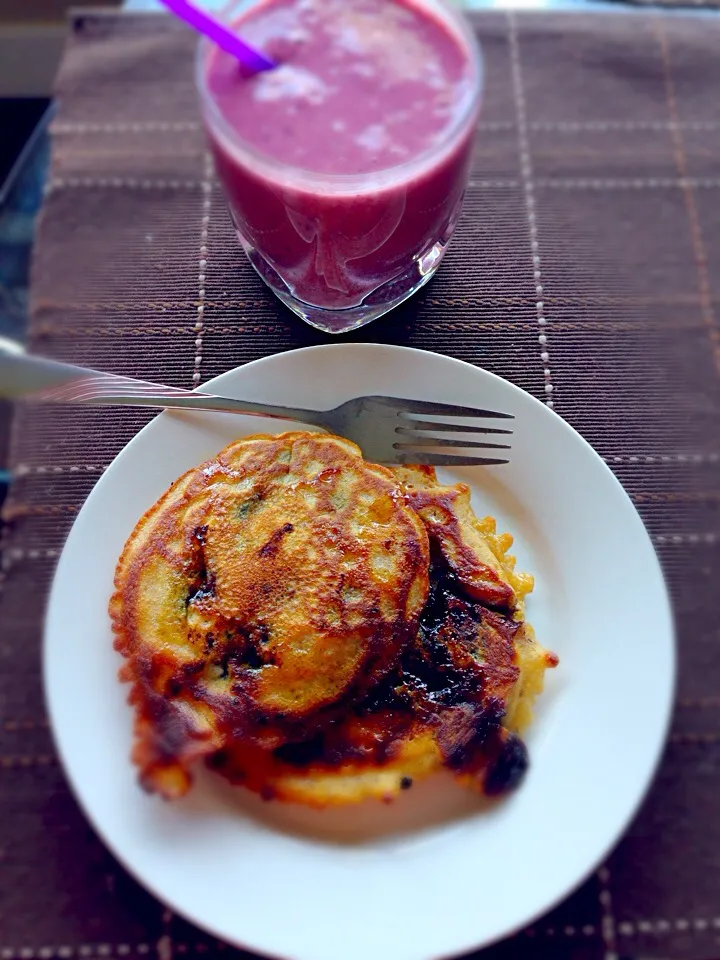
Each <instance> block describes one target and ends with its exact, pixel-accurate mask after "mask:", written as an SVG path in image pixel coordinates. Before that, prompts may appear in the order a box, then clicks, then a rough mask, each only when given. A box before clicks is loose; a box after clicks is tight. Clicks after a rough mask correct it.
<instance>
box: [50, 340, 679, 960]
mask: <svg viewBox="0 0 720 960" xmlns="http://www.w3.org/2000/svg"><path fill="white" fill-rule="evenodd" d="M376 350H379V351H381V352H385V351H389V352H393V353H396V354H404V355H406V356H407V355H410V356H413V355H417V354H420V355H430V356H431V357H434V358H437V359H439V360H441V361H442V362H447V361H450V362H451V363H453V364H461V365H462V366H463V367H467V368H469V370H471V371H472V372H473V373H474V374H478V375H479V376H480V377H481V378H482V377H488V378H490V379H491V380H493V381H497V382H499V383H500V384H502V385H503V389H505V388H509V389H510V390H511V391H512V392H514V393H516V394H521V395H522V397H523V402H528V401H530V402H531V403H532V404H533V405H535V406H536V408H537V407H540V408H542V409H543V410H544V411H545V413H544V414H543V416H545V415H550V416H551V417H552V418H553V419H554V420H555V421H556V422H557V423H558V424H559V426H560V427H561V428H564V430H565V431H566V432H568V433H569V434H571V435H572V437H573V440H574V442H576V443H577V442H578V441H579V442H580V445H581V446H582V447H583V448H584V449H585V452H586V453H589V454H590V455H591V458H592V459H593V460H594V462H595V466H596V467H599V468H601V470H602V472H603V473H604V474H605V477H606V480H607V479H609V480H610V481H611V483H612V486H614V488H615V492H616V494H618V493H619V494H620V495H621V497H622V498H623V499H624V501H625V502H626V506H629V507H630V508H631V510H632V512H633V514H634V517H635V520H636V526H637V530H638V533H639V534H641V535H642V537H643V538H644V540H645V541H646V544H645V545H646V546H647V547H649V550H650V554H649V555H650V557H651V559H652V565H653V578H654V579H656V580H657V585H658V587H659V588H660V591H659V592H660V595H661V596H662V611H661V616H662V619H663V621H664V623H665V633H666V636H665V638H664V639H666V640H667V654H668V667H669V670H668V675H667V677H666V686H667V690H668V695H667V698H666V702H665V705H664V716H663V722H662V725H661V726H659V727H658V731H657V736H656V737H655V742H654V744H653V749H652V751H650V750H649V749H648V751H647V755H648V757H649V760H650V762H649V763H648V772H647V775H646V776H645V778H644V781H643V783H642V786H641V787H640V788H638V789H637V790H636V792H635V793H636V795H635V799H634V802H633V803H632V804H630V805H629V806H628V809H627V810H626V812H625V814H624V815H623V817H622V819H621V822H618V823H617V824H616V826H615V828H614V830H613V831H612V832H611V835H609V836H608V837H606V839H605V840H604V842H603V844H602V845H601V846H602V849H601V852H600V854H599V855H598V856H596V857H595V858H594V860H593V861H592V862H591V863H590V864H589V865H588V866H587V867H586V869H585V870H584V871H583V872H580V873H579V874H578V876H577V877H576V879H575V880H574V881H573V882H572V883H571V884H568V885H566V886H565V887H564V889H563V890H561V891H559V892H556V893H554V894H553V895H551V896H544V897H541V896H538V897H537V898H536V899H537V906H536V908H535V909H533V910H532V911H527V912H526V913H525V915H524V917H523V918H522V919H519V920H518V921H517V922H516V923H515V924H513V925H511V926H507V927H506V928H505V929H504V930H503V931H500V932H497V933H494V934H492V935H491V936H488V937H485V938H484V939H481V940H479V941H478V940H474V941H472V942H466V943H465V944H464V945H461V946H453V947H452V949H450V950H449V951H448V952H442V953H435V954H433V960H450V958H454V957H458V956H460V955H462V954H463V953H464V952H466V951H473V950H478V949H485V948H487V947H490V946H492V945H493V944H495V943H498V942H500V941H502V940H505V939H506V938H508V937H512V936H514V935H516V934H517V933H518V932H520V931H522V930H523V929H524V928H526V927H527V926H528V925H530V924H532V923H534V922H535V920H537V919H538V918H540V917H542V916H544V915H545V914H546V913H548V912H549V911H551V910H553V909H554V908H555V907H556V906H558V905H559V904H561V903H562V902H564V901H565V900H566V899H567V898H568V897H569V896H571V895H572V894H573V893H574V892H575V891H576V890H577V889H578V888H579V887H580V886H582V884H583V883H585V882H586V880H588V879H589V877H590V876H592V874H593V873H595V872H596V871H597V870H598V868H599V867H601V866H602V864H603V863H604V862H605V860H606V859H607V857H608V855H609V854H610V853H611V851H612V850H613V849H614V848H615V846H616V845H617V844H618V843H619V841H620V840H621V839H622V837H623V836H624V834H625V833H626V831H627V829H628V827H629V825H630V824H631V822H632V820H633V819H634V818H635V816H636V815H637V813H638V811H639V809H640V807H641V805H642V803H643V802H644V800H645V798H646V797H647V795H648V792H649V790H650V788H651V786H652V784H653V783H654V781H655V779H656V776H657V773H658V769H659V766H660V762H661V759H662V755H663V751H664V749H665V746H666V743H667V737H668V733H669V729H670V724H671V721H672V713H673V706H674V703H675V698H676V688H677V679H678V648H677V637H676V629H675V623H674V617H673V608H672V604H671V599H670V595H669V591H668V586H667V581H666V578H665V575H664V573H663V570H662V566H661V564H660V560H659V557H658V555H657V551H656V550H655V547H654V545H653V543H652V540H651V538H650V534H649V532H648V530H647V528H646V527H645V524H644V522H643V520H642V518H641V516H640V514H639V512H638V510H637V508H636V507H635V505H634V503H633V502H632V500H631V499H630V497H629V495H628V493H627V491H626V490H625V488H624V487H623V485H622V483H621V482H620V481H619V479H618V478H617V477H616V475H615V474H614V472H613V471H612V470H611V468H610V466H609V465H608V463H607V462H606V461H605V460H604V459H603V458H602V457H601V456H600V454H599V453H598V452H597V451H596V450H595V448H594V447H593V446H592V445H591V444H590V442H589V441H587V440H586V439H585V438H584V437H583V436H582V434H580V433H579V432H578V431H577V430H576V429H575V428H574V427H573V426H572V425H571V424H570V423H569V422H568V421H567V420H565V419H564V418H563V417H561V416H560V415H559V414H558V413H557V412H556V411H555V410H554V409H553V408H551V407H548V405H547V404H546V403H544V402H543V401H542V400H540V399H538V398H537V397H536V396H534V395H533V394H531V393H529V392H528V391H527V390H524V389H523V388H522V387H520V386H518V385H517V384H516V383H513V381H511V380H508V379H506V378H504V377H502V376H500V375H498V374H496V373H493V372H492V371H490V370H487V369H485V368H484V367H482V366H479V365H475V364H472V363H469V362H468V361H466V360H461V359H459V358H456V357H453V356H448V355H447V354H442V353H438V352H437V351H431V350H422V349H419V348H415V347H411V346H406V345H401V344H385V343H375V342H368V343H347V342H334V343H321V344H314V345H312V346H308V347H298V348H295V349H293V350H287V351H279V352H275V353H272V354H268V355H267V356H263V357H258V358H256V359H255V360H251V361H248V362H247V363H244V364H239V365H237V366H235V367H232V368H230V369H228V370H226V371H224V372H223V373H221V374H219V375H217V376H216V377H213V378H211V379H210V380H207V381H205V382H204V383H202V384H200V385H198V386H197V387H196V388H195V389H196V390H198V391H200V392H203V391H205V392H207V390H208V388H212V389H216V388H217V387H218V386H222V382H223V380H224V379H226V378H229V377H230V376H232V375H233V374H237V373H238V372H239V371H241V370H245V369H246V368H251V367H258V366H261V365H263V364H265V363H267V362H268V361H272V360H274V359H276V358H279V357H283V358H284V357H287V358H289V359H290V361H291V362H292V359H293V357H295V356H297V355H300V354H303V355H304V354H308V353H316V352H324V353H338V352H350V353H363V352H366V351H367V352H370V353H371V352H373V351H376ZM228 395H230V396H232V388H231V389H230V391H229V393H228ZM348 399H351V398H350V397H348ZM175 416H176V414H174V413H173V412H172V411H161V412H160V413H159V414H158V415H157V416H156V417H153V419H152V420H150V421H149V422H148V423H146V424H145V425H144V426H143V427H141V428H140V430H138V431H137V433H135V434H134V435H133V436H132V437H131V439H130V440H129V441H128V442H127V443H126V444H125V445H124V446H123V447H122V448H121V449H120V450H119V451H118V453H117V454H116V455H115V457H113V459H112V461H111V462H110V463H109V464H108V467H107V468H106V470H105V472H104V473H103V475H102V476H101V477H100V478H99V479H98V481H97V482H96V483H95V484H94V485H93V487H92V489H91V490H90V492H89V494H88V495H87V497H86V499H85V501H84V502H83V504H82V507H81V508H80V510H79V511H78V514H77V516H76V518H75V520H74V521H73V524H72V526H71V527H70V530H69V531H68V533H67V536H66V538H65V541H64V543H63V547H62V550H61V552H60V557H59V559H58V562H57V564H56V567H55V570H54V572H53V577H52V582H51V587H50V591H49V593H48V597H47V601H46V609H45V614H44V618H43V633H42V643H41V680H42V690H43V698H44V702H45V705H46V708H47V713H48V719H49V722H50V734H51V737H52V741H53V745H54V747H55V750H56V752H57V754H58V757H59V759H60V766H61V769H62V773H63V777H64V779H65V782H66V784H67V786H68V787H69V789H70V791H71V794H72V796H73V798H74V799H75V801H76V802H77V804H78V806H79V808H80V810H81V811H82V814H83V816H84V817H85V818H86V819H87V821H88V822H89V824H90V826H91V827H92V829H93V831H94V832H95V833H96V834H97V836H98V838H99V839H100V840H101V842H102V843H103V844H104V845H105V846H106V847H107V849H108V850H109V851H110V852H111V854H112V855H113V856H114V857H115V858H116V859H117V860H118V862H119V863H120V865H121V866H122V867H123V869H124V870H126V871H127V872H128V874H129V875H130V876H131V877H133V879H134V880H135V881H136V882H137V883H138V884H139V885H140V886H141V887H143V889H145V890H146V891H148V892H149V893H150V894H151V895H152V896H153V897H155V898H156V899H157V900H158V901H159V903H160V904H163V905H165V906H167V907H169V908H170V909H171V910H172V911H173V912H174V913H175V914H177V915H178V916H179V917H182V918H184V919H185V920H186V921H188V922H189V923H191V924H193V925H194V926H197V927H198V928H199V929H200V930H201V931H203V932H204V933H206V934H207V935H209V936H214V937H217V938H219V939H222V940H227V942H228V943H229V944H230V945H231V946H235V947H237V948H240V949H245V950H249V951H251V952H253V953H257V954H258V955H260V956H262V957H267V958H269V960H272V958H276V960H278V958H281V957H282V956H286V955H284V954H280V953H275V952H272V951H270V952H269V951H268V950H267V948H263V947H260V946H258V945H256V944H252V943H248V942H245V941H243V940H241V939H240V937H237V936H234V935H229V934H228V933H227V932H221V933H219V932H217V930H216V929H213V928H212V927H211V926H208V925H206V924H205V923H204V922H203V921H202V920H199V919H198V918H197V916H195V915H193V914H192V913H191V912H189V911H186V910H185V909H184V908H183V907H181V906H178V905H177V904H176V903H174V902H173V900H172V898H169V897H168V896H166V894H165V893H164V892H163V891H162V890H160V889H158V888H157V887H156V886H155V885H154V884H153V883H152V882H150V881H149V880H148V879H146V878H145V877H144V876H143V875H142V870H141V869H140V868H138V869H136V868H135V866H134V865H133V864H131V863H130V862H129V861H128V860H127V859H126V857H125V855H124V853H123V850H122V848H121V846H120V845H119V844H116V843H115V842H114V841H113V840H112V839H110V837H109V836H108V835H107V833H106V831H105V830H104V829H103V828H102V827H101V826H100V824H99V822H98V820H97V819H96V816H95V815H94V812H93V811H92V810H91V809H90V806H89V805H88V804H86V803H85V801H84V799H83V795H82V791H81V787H80V785H79V784H78V783H76V782H75V779H74V777H73V776H72V774H71V772H70V770H71V764H70V763H69V761H68V758H67V757H66V754H65V750H64V748H63V745H62V744H61V734H60V732H59V730H58V724H57V722H56V719H55V716H54V710H53V706H52V703H53V697H52V694H51V692H50V690H51V679H50V676H49V666H48V662H49V657H48V648H49V644H50V639H49V637H50V633H51V629H50V628H51V619H52V614H53V609H54V607H55V606H56V604H57V599H56V593H57V592H58V591H59V587H58V581H59V572H60V571H61V568H62V567H63V559H64V558H65V556H66V547H67V544H68V543H69V542H70V539H71V537H72V536H73V533H74V531H75V529H76V526H77V525H78V523H79V521H80V519H81V517H82V515H83V513H85V511H86V509H87V505H88V503H90V502H91V500H93V499H94V498H95V496H96V495H99V494H96V491H97V490H98V488H101V493H102V488H103V487H104V486H105V483H106V482H107V483H110V482H111V480H112V475H111V468H112V467H113V466H114V465H115V463H116V462H117V461H118V460H119V459H120V458H121V457H123V456H124V455H125V453H126V452H127V451H128V450H129V449H130V448H131V447H132V446H133V445H134V444H135V442H136V441H137V440H138V438H139V437H140V436H141V435H142V434H144V433H145V431H147V430H149V429H150V428H151V427H153V426H154V425H155V424H156V423H157V422H162V421H163V420H164V419H165V418H167V417H170V418H173V417H175ZM418 956H419V954H418ZM288 960H291V958H290V957H288ZM428 960H429V957H428Z"/></svg>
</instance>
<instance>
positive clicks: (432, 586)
mask: <svg viewBox="0 0 720 960" xmlns="http://www.w3.org/2000/svg"><path fill="white" fill-rule="evenodd" d="M511 543H512V539H511V538H510V537H509V536H508V535H497V534H496V533H495V524H494V521H493V520H492V519H491V518H487V519H485V520H482V521H480V520H478V519H477V518H476V517H475V515H474V514H473V511H472V508H471V506H470V494H469V490H468V488H467V487H465V486H464V485H462V484H458V485H456V486H453V487H443V486H440V485H438V483H437V480H436V477H435V473H434V471H433V470H431V469H429V468H425V467H414V468H407V467H402V468H401V467H398V468H395V469H392V470H391V469H388V468H385V467H381V466H378V465H377V464H372V463H367V462H366V461H365V460H363V458H362V454H361V452H360V450H359V449H358V448H357V447H356V446H355V445H354V444H352V443H350V442H348V441H346V440H343V439H340V438H339V437H333V436H329V435H326V434H310V433H300V432H297V433H285V434H281V435H279V436H257V437H250V438H248V439H245V440H241V441H239V442H237V443H234V444H231V445H230V446H228V447H226V448H225V450H223V451H222V452H221V453H220V454H218V456H217V457H215V458H213V459H212V460H210V461H208V462H207V463H204V464H202V465H201V466H199V467H197V468H196V469H194V470H191V471H189V472H188V473H186V474H185V475H184V476H183V477H181V478H180V479H179V480H178V481H177V482H176V483H175V484H174V485H173V486H172V487H171V488H170V489H169V490H168V491H167V493H165V494H164V495H163V497H161V499H160V500H159V501H158V502H157V503H156V504H155V506H153V507H152V508H151V509H150V510H149V511H148V512H147V513H146V514H145V516H144V517H142V519H141V520H140V522H139V523H138V525H137V526H136V528H135V530H134V531H133V533H132V535H131V537H130V539H129V540H128V542H127V544H126V546H125V549H124V551H123V554H122V556H121V558H120V561H119V563H118V568H117V573H116V578H115V587H116V591H115V594H114V595H113V598H112V600H111V604H110V613H111V617H112V621H113V628H114V631H115V637H116V641H115V642H116V647H117V649H118V650H119V651H120V652H121V653H122V654H123V656H124V657H125V658H126V660H125V665H124V667H123V669H122V671H121V678H122V679H123V680H126V681H128V682H130V683H131V684H132V690H131V694H130V702H131V703H132V705H133V706H134V708H135V716H136V720H135V747H134V751H133V760H134V762H135V763H136V764H137V766H138V767H139V770H140V778H141V782H142V784H143V785H144V786H145V787H146V788H147V789H149V790H151V791H154V792H158V793H160V794H161V795H163V796H165V797H167V798H174V797H178V796H181V795H183V794H184V793H185V792H186V791H187V789H188V788H189V786H190V783H191V773H190V768H191V766H192V765H193V763H194V762H195V761H197V760H198V759H200V758H205V759H206V760H207V761H208V763H209V764H210V765H211V766H213V767H214V768H215V769H217V770H219V771H220V772H222V773H223V774H224V775H225V776H227V777H228V778H229V779H230V780H232V781H233V782H237V783H243V784H245V785H246V786H247V787H248V788H250V789H252V790H255V791H257V792H259V793H261V794H262V795H263V796H264V797H266V798H273V797H277V798H280V799H285V800H293V801H297V802H303V803H307V804H311V805H314V806H323V805H326V804H340V803H351V802H356V801H359V800H362V799H364V798H366V797H380V798H383V799H389V798H391V797H393V796H395V795H396V794H397V793H398V792H399V791H401V790H403V789H407V788H408V787H409V786H411V785H412V783H413V781H414V780H415V779H416V778H418V777H422V776H426V775H428V774H430V773H432V772H434V771H436V770H438V769H441V768H443V767H448V768H450V769H452V770H453V771H455V773H456V774H457V776H458V778H459V779H461V780H462V781H463V782H467V783H469V784H472V785H474V786H476V787H478V788H479V789H480V790H482V791H483V792H485V793H488V794H496V793H501V792H503V791H505V790H507V789H509V788H510V787H512V786H514V785H515V784H516V783H517V782H519V780H520V778H521V776H522V773H523V772H524V770H525V768H526V766H527V754H526V751H525V748H524V746H523V744H522V742H521V740H520V739H519V736H518V734H519V733H520V732H521V731H522V729H523V728H524V727H525V726H527V724H528V723H529V721H530V719H531V706H532V702H533V700H534V698H535V696H536V695H537V693H538V692H539V691H540V690H541V689H542V683H543V674H544V671H545V669H546V667H548V666H552V665H554V664H555V663H556V662H557V661H556V658H555V657H554V655H552V654H550V653H548V652H547V651H545V650H544V649H543V648H542V647H540V645H539V644H538V643H537V642H536V640H535V639H534V636H533V633H532V629H531V628H530V627H529V625H528V624H526V623H525V622H524V618H523V609H524V598H525V596H526V594H527V593H528V592H529V591H530V590H531V589H532V578H530V577H528V576H526V575H522V574H518V573H516V572H515V571H514V559H513V558H512V557H510V556H508V553H507V551H508V548H509V547H510V545H511Z"/></svg>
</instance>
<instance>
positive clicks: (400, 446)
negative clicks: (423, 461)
mask: <svg viewBox="0 0 720 960" xmlns="http://www.w3.org/2000/svg"><path fill="white" fill-rule="evenodd" d="M393 447H394V448H395V449H396V450H410V449H411V448H412V447H467V448H468V449H474V450H509V449H510V445H509V444H508V443H485V442H484V441H482V440H456V439H455V438H453V437H442V438H441V437H423V436H419V437H412V438H410V437H408V442H407V443H394V444H393Z"/></svg>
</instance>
